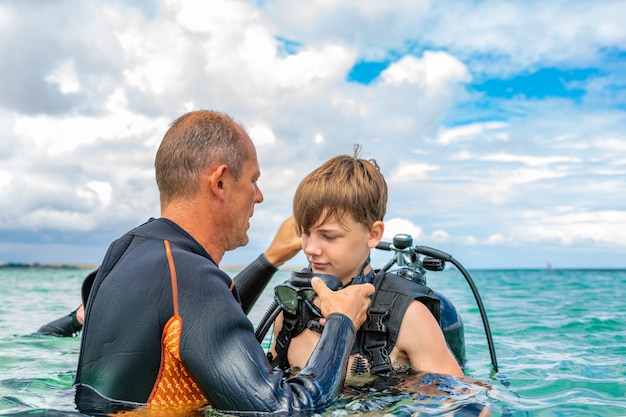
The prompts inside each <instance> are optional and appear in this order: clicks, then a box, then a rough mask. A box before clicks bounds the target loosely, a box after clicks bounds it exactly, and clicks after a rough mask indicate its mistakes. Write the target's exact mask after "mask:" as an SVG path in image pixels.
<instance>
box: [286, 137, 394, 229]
mask: <svg viewBox="0 0 626 417" xmlns="http://www.w3.org/2000/svg"><path fill="white" fill-rule="evenodd" d="M359 151H360V146H355V149H354V155H353V156H349V155H339V156H335V157H334V158H331V159H329V160H328V161H326V162H325V163H324V164H322V165H321V166H320V167H319V168H317V169H315V170H314V171H313V172H311V173H310V174H309V175H307V176H306V177H305V178H304V179H303V180H302V182H301V183H300V185H299V186H298V188H297V190H296V194H295V196H294V199H293V214H294V217H295V220H296V224H297V225H298V229H299V231H300V232H301V233H303V232H306V231H308V230H310V229H311V228H312V227H315V226H316V225H319V224H323V223H325V222H326V221H329V220H336V221H337V222H338V223H339V224H341V225H342V226H345V223H344V222H343V221H342V220H343V218H344V216H345V215H346V214H349V215H351V216H352V218H353V219H354V220H355V221H357V222H358V223H361V224H363V225H365V226H366V227H368V228H369V227H371V226H372V224H373V223H374V222H375V221H377V220H383V217H384V216H385V212H386V210H387V183H386V182H385V179H384V177H383V175H382V174H381V172H380V169H379V167H378V164H377V163H376V161H375V160H373V159H369V160H367V159H361V158H359V156H358V154H359ZM322 215H323V216H324V218H322Z"/></svg>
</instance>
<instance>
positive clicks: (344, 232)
mask: <svg viewBox="0 0 626 417" xmlns="http://www.w3.org/2000/svg"><path fill="white" fill-rule="evenodd" d="M324 214H325V213H322V216H321V218H322V219H323V218H324V217H325V216H324ZM372 242H373V240H372V237H371V235H370V229H369V228H367V227H366V226H364V225H363V224H361V223H358V222H357V221H356V220H354V219H353V218H352V216H350V215H344V218H343V220H342V224H340V223H338V222H337V220H336V219H332V218H331V219H329V220H328V221H326V222H325V223H321V224H317V225H315V226H314V227H312V228H311V229H310V230H305V231H304V233H303V234H302V250H303V251H304V253H305V255H306V257H307V260H308V261H309V264H310V265H311V269H312V270H313V272H317V273H321V274H331V275H334V276H336V277H337V278H339V279H340V280H341V282H342V283H344V284H346V283H347V282H348V281H350V280H351V279H352V278H354V277H355V276H357V275H358V274H359V272H360V271H361V268H362V267H363V263H364V262H365V260H366V259H367V257H368V256H369V252H370V247H371V246H370V245H371V244H372ZM376 243H378V242H377V241H376ZM376 243H374V246H375V245H376ZM368 270H369V269H368ZM366 272H367V270H366Z"/></svg>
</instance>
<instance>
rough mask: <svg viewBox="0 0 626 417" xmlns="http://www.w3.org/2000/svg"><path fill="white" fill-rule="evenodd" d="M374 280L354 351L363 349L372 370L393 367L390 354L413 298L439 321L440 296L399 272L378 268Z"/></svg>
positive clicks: (382, 370)
mask: <svg viewBox="0 0 626 417" xmlns="http://www.w3.org/2000/svg"><path fill="white" fill-rule="evenodd" d="M372 284H373V285H374V287H375V288H376V292H375V293H374V296H373V299H372V305H371V306H370V308H369V310H368V311H367V320H366V322H365V324H363V326H361V328H360V329H359V330H358V332H357V339H356V342H355V344H354V346H353V347H352V354H355V353H360V354H361V355H363V356H364V357H365V358H367V359H368V361H369V370H370V373H372V374H384V373H389V372H391V371H392V369H393V368H392V366H391V359H390V357H389V354H390V353H391V351H392V350H393V348H394V346H395V345H396V342H397V341H398V333H399V332H400V325H401V324H402V320H403V319H404V314H405V312H406V310H407V308H408V307H409V304H410V303H411V302H412V301H413V300H417V301H419V302H421V303H422V304H424V305H425V306H426V307H427V308H428V310H430V312H431V314H432V315H433V316H434V317H435V319H436V320H437V323H439V322H440V318H439V311H440V310H439V308H440V307H439V303H440V301H439V299H438V298H437V296H436V295H435V294H434V292H433V291H432V290H431V289H430V288H429V287H427V286H425V285H422V284H419V283H417V282H414V281H410V280H408V279H406V278H403V277H400V276H398V275H396V274H390V273H386V272H385V271H378V272H376V274H375V275H374V279H373V280H372Z"/></svg>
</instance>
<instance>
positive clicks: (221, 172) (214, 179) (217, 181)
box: [205, 164, 228, 201]
mask: <svg viewBox="0 0 626 417" xmlns="http://www.w3.org/2000/svg"><path fill="white" fill-rule="evenodd" d="M226 171H228V167H227V166H226V165H225V164H222V165H219V166H217V167H216V168H213V169H209V170H208V171H207V173H206V175H205V181H206V182H207V185H208V188H209V190H210V192H211V193H212V194H213V195H214V196H215V197H216V198H217V199H218V200H220V201H224V198H225V196H224V191H225V186H226V185H225V183H226Z"/></svg>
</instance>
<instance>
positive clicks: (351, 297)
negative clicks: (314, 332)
mask: <svg viewBox="0 0 626 417" xmlns="http://www.w3.org/2000/svg"><path fill="white" fill-rule="evenodd" d="M311 286H312V287H313V290H314V291H315V293H316V294H317V296H318V297H319V301H320V310H321V311H322V315H323V316H324V317H327V316H328V315H329V314H332V313H341V314H344V315H346V316H348V318H349V319H350V320H352V323H353V324H354V328H355V329H358V328H359V327H361V325H362V324H363V323H365V320H366V319H367V309H368V308H369V307H370V305H371V304H372V300H371V299H370V298H369V297H370V296H371V295H372V294H374V286H373V285H372V284H353V285H349V286H347V287H346V288H343V289H341V290H338V291H332V290H331V289H329V288H328V287H327V286H326V284H325V283H324V281H322V280H321V279H320V278H318V277H313V278H312V279H311ZM320 322H321V320H320Z"/></svg>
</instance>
